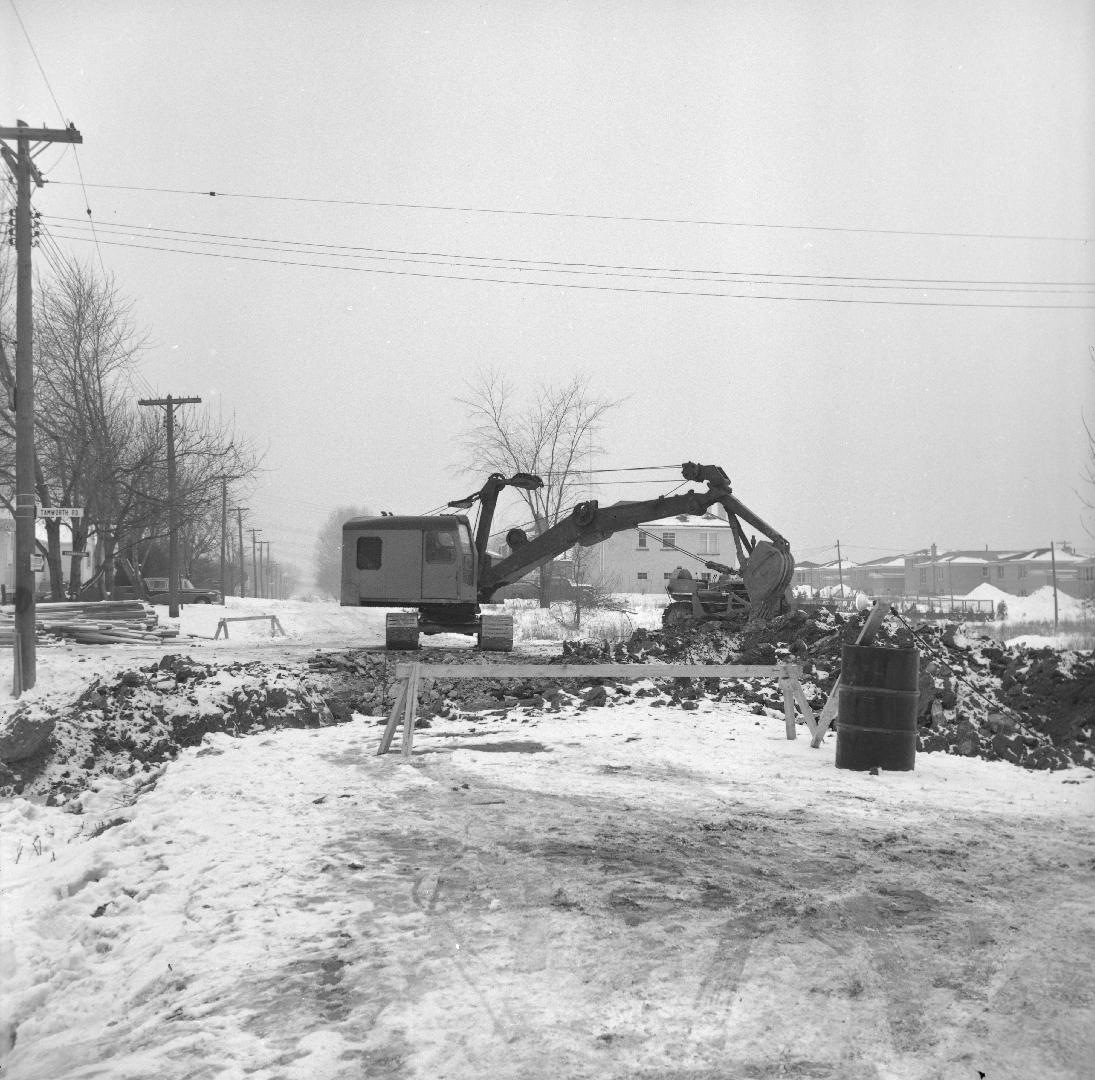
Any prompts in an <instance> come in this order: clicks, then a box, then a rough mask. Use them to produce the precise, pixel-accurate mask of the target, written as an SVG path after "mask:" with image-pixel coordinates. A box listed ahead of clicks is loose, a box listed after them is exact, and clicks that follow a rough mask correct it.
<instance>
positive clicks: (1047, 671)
mask: <svg viewBox="0 0 1095 1080" xmlns="http://www.w3.org/2000/svg"><path fill="white" fill-rule="evenodd" d="M865 621H866V613H862V614H855V615H851V614H844V613H842V612H839V611H836V610H835V609H831V608H820V609H801V608H800V609H799V610H797V611H794V612H791V613H789V614H787V615H782V616H779V617H777V618H775V619H773V620H771V621H770V622H767V623H753V624H750V625H748V626H746V627H745V628H744V629H740V630H735V629H731V628H723V627H720V626H719V625H718V624H717V623H714V624H708V625H705V626H700V627H697V628H695V629H685V630H656V631H650V630H637V631H636V632H635V633H634V634H633V635H632V636H631V638H630V640H629V641H627V642H625V643H621V644H619V645H607V644H603V645H598V644H590V643H583V642H573V643H567V644H565V645H564V647H563V654H562V655H563V658H564V659H565V660H566V661H567V662H569V663H582V662H585V663H596V662H605V661H609V660H611V661H613V662H616V663H642V662H644V661H645V662H652V663H696V664H772V663H777V662H780V661H795V662H797V663H800V664H801V665H802V669H803V689H804V690H805V691H806V696H807V699H808V700H809V702H810V705H811V707H812V708H813V709H814V710H815V711H816V710H820V708H821V707H822V706H823V705H824V704H825V701H826V700H827V698H828V696H829V694H830V693H831V692H832V690H833V687H834V686H835V684H836V680H837V678H838V677H839V674H840V664H841V648H842V646H843V645H844V644H845V643H849V644H850V643H854V641H855V640H856V638H857V637H858V636H859V632H860V630H861V628H862V625H863V623H864V622H865ZM874 643H875V644H878V645H887V644H889V645H893V646H895V647H916V648H917V649H919V650H920V672H921V676H920V699H919V702H918V707H917V718H918V728H919V731H918V740H917V748H918V750H920V751H923V752H933V751H944V752H947V753H952V754H963V755H967V756H971V757H983V758H986V759H989V760H995V759H1002V760H1004V761H1010V762H1013V763H1014V764H1017V765H1022V766H1024V767H1026V768H1034V769H1060V768H1067V767H1068V766H1070V765H1074V764H1077V765H1079V764H1092V763H1095V654H1091V653H1075V652H1064V653H1061V652H1057V651H1055V650H1053V649H1029V648H1023V647H1015V646H1013V647H1010V648H1005V647H1004V646H1002V645H1000V644H999V642H997V641H995V640H993V639H992V638H989V637H985V636H981V635H977V634H970V633H968V632H966V631H964V630H962V629H961V628H960V627H959V626H957V625H952V624H948V625H944V626H936V625H929V624H923V625H917V626H913V625H910V624H908V623H906V622H905V621H904V620H902V619H900V618H898V617H896V616H890V617H888V618H887V619H886V620H885V622H884V623H883V625H882V628H881V630H880V631H879V634H878V637H877V638H876V639H875V642H874ZM686 681H687V680H677V681H676V682H677V684H680V683H683V682H686ZM693 682H694V680H693ZM707 682H708V685H709V684H711V683H714V680H708V681H707ZM714 685H715V686H716V687H718V689H717V690H708V692H709V693H711V694H713V695H714V696H718V697H720V698H723V699H725V698H726V697H727V696H728V695H729V696H735V697H738V698H740V699H742V700H744V701H746V702H747V703H750V704H753V705H754V706H757V705H764V706H766V707H772V706H773V705H775V704H778V702H777V701H776V700H775V698H776V695H775V694H774V691H773V690H772V689H771V688H770V687H769V688H765V687H764V686H763V684H762V683H761V682H760V681H753V682H749V681H747V680H742V681H741V682H738V683H731V684H726V685H723V686H719V684H718V683H714ZM727 687H729V691H728V689H727ZM667 689H668V690H669V691H670V693H671V694H672V696H674V697H676V698H678V699H681V700H686V699H687V698H686V697H685V696H684V695H682V694H681V692H680V686H679V685H677V686H676V687H675V689H676V693H675V694H673V690H674V687H671V686H668V685H667Z"/></svg>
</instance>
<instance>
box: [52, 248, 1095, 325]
mask: <svg viewBox="0 0 1095 1080" xmlns="http://www.w3.org/2000/svg"><path fill="white" fill-rule="evenodd" d="M58 235H59V236H61V237H62V238H63V239H65V240H79V241H86V240H87V237H84V236H79V235H70V234H68V233H59V234H58ZM98 242H100V243H103V244H106V245H109V246H111V247H125V248H135V249H137V250H140V251H159V252H172V253H174V254H178V255H200V256H202V257H205V258H212V259H232V260H235V261H237V262H256V263H267V264H272V265H276V266H297V267H308V268H311V269H315V270H345V271H352V272H355V273H363V274H383V275H385V276H389V277H414V278H424V279H433V280H439V281H471V282H481V283H484V284H494V285H518V286H532V287H540V288H550V289H579V290H583V291H587V292H615V293H635V294H643V295H648V296H693V297H712V298H717V299H723V300H774V301H788V302H794V301H797V302H800V303H815V304H870V305H889V306H897V307H935V308H993V309H1005V310H1007V309H1012V310H1019V309H1027V310H1046V311H1049V310H1089V309H1091V308H1093V307H1095V304H1011V303H1008V304H1003V303H967V302H965V301H950V302H947V301H942V300H871V299H865V298H862V297H854V298H853V297H835V296H780V295H773V294H765V293H728V292H718V291H711V290H703V289H659V288H642V287H637V286H625V285H593V284H588V283H582V282H570V281H566V282H560V281H531V280H527V279H525V280H515V279H513V278H498V277H486V276H472V275H464V274H435V273H427V272H425V271H420V270H419V271H416V270H394V269H391V268H386V267H375V266H346V265H332V264H330V263H317V262H302V261H299V260H294V259H264V258H260V257H258V256H255V255H237V254H230V253H228V252H217V251H194V250H190V249H187V248H173V247H163V246H159V245H153V244H131V243H125V242H124V241H120V240H102V241H98ZM455 268H456V267H455V266H454V269H455ZM494 269H505V268H500V267H499V268H494ZM548 272H550V271H548ZM767 284H771V283H770V282H769V283H767Z"/></svg>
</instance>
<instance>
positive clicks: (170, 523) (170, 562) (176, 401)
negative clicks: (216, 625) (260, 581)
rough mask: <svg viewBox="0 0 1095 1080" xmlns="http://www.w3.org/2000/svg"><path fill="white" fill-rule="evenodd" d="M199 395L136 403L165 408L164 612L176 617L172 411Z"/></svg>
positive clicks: (176, 528) (176, 536)
mask: <svg viewBox="0 0 1095 1080" xmlns="http://www.w3.org/2000/svg"><path fill="white" fill-rule="evenodd" d="M201 400H202V399H201V398H200V397H180V398H177V397H172V396H171V395H170V394H168V395H167V397H165V398H141V399H140V400H139V401H138V402H137V404H138V405H163V406H165V407H166V410H167V551H168V554H167V570H168V575H169V576H168V579H167V597H168V609H167V613H168V615H170V616H171V618H172V619H177V618H178V617H179V520H178V518H179V512H178V508H177V507H176V505H175V410H176V409H177V408H178V407H179V406H180V405H200V404H201Z"/></svg>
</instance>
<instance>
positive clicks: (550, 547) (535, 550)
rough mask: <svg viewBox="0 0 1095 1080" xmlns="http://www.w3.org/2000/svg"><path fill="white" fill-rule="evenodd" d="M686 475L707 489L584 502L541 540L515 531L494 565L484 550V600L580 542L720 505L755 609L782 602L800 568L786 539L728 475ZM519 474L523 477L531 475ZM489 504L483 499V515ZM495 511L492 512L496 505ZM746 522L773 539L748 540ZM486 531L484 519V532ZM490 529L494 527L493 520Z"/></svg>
mask: <svg viewBox="0 0 1095 1080" xmlns="http://www.w3.org/2000/svg"><path fill="white" fill-rule="evenodd" d="M681 474H682V475H683V476H684V478H685V479H686V480H692V481H696V482H702V483H706V484H707V490H706V491H686V492H682V493H681V494H679V495H662V496H659V497H658V498H655V499H641V500H637V501H630V502H618V503H614V504H612V505H611V506H604V507H602V506H601V505H600V504H599V503H598V502H597V501H596V500H590V501H588V502H582V503H579V504H578V505H577V506H575V507H574V509H573V510H572V511H571V513H570V514H569V515H568V516H567V517H565V518H563V519H562V520H561V521H559V522H558V523H557V524H555V525H553V526H552V527H551V528H550V529H547V530H545V531H544V532H543V533H541V534H540V535H539V536H535V537H526V536H525V534H524V533H522V532H521V531H520V530H511V532H510V533H509V535H508V537H507V539H508V540H509V543H510V548H511V551H510V554H509V555H508V556H506V558H504V559H502V560H501V561H500V562H497V563H494V564H493V565H492V564H491V563H490V561H489V559H485V558H484V551H483V549H482V548H480V562H479V588H478V592H479V602H480V603H488V602H489V601H490V598H491V597H492V596H493V595H494V593H495V592H496V591H497V590H498V589H499V588H501V587H502V586H503V585H507V584H509V583H511V582H514V581H517V580H518V579H519V578H522V577H524V576H525V575H526V574H527V573H529V571H531V570H535V569H536V568H537V567H539V566H542V565H544V564H545V563H547V562H550V561H551V560H552V559H554V558H556V557H557V556H559V555H561V554H563V552H565V551H569V550H570V549H571V548H572V547H574V546H575V545H576V544H580V545H582V546H583V547H591V546H592V545H594V544H599V543H601V541H603V540H607V539H608V538H609V537H610V536H613V535H615V534H616V533H618V532H621V531H623V530H625V529H632V528H635V527H636V526H637V525H641V524H642V523H643V522H644V521H653V520H655V519H657V518H663V517H671V516H674V515H677V514H694V515H697V516H699V515H702V514H704V513H705V512H706V511H707V510H709V509H710V508H711V507H712V506H714V505H716V504H718V505H720V506H722V507H723V508H724V509H725V510H726V515H727V520H728V522H729V524H730V527H731V529H732V531H733V534H734V544H735V547H736V548H737V553H738V562H739V565H740V566H741V569H742V574H743V576H744V578H745V584H746V589H747V591H748V593H749V597H750V599H751V601H752V602H753V604H754V606H755V607H758V606H761V605H763V604H766V603H769V602H771V601H772V600H773V599H776V600H778V598H779V597H780V596H782V594H783V592H784V591H785V590H786V588H787V586H788V585H789V584H790V581H791V576H792V575H793V573H794V568H795V564H794V560H793V559H792V557H791V553H790V544H789V543H788V542H787V540H786V538H785V537H783V536H781V535H780V534H779V533H778V532H776V530H775V529H773V528H772V527H771V526H770V525H769V524H768V523H767V522H765V521H764V520H763V519H762V518H760V517H759V516H758V515H757V514H755V513H753V511H752V510H750V509H749V508H748V507H747V506H746V505H745V504H744V503H742V502H741V501H740V500H739V499H737V498H736V497H735V496H734V495H733V493H732V491H731V488H730V481H729V479H728V478H727V475H726V473H725V472H724V471H723V470H722V469H721V468H719V467H718V466H717V465H699V464H696V463H695V462H686V463H685V464H684V465H683V466H682V468H681ZM519 475H520V476H521V477H522V479H524V477H525V476H527V474H519ZM499 479H501V478H499ZM491 491H492V493H493V496H494V498H495V499H496V498H497V490H495V489H494V487H493V486H492V488H491ZM486 506H487V503H486V500H484V511H485V510H486ZM491 507H492V509H493V503H492V504H491ZM743 521H744V522H746V523H747V524H749V525H751V526H752V527H753V528H755V529H757V530H758V531H760V532H762V533H764V534H765V535H766V536H767V537H768V540H767V541H760V542H758V541H756V540H751V539H750V538H749V537H747V536H746V535H745V530H744V529H743V528H742V524H741V523H742V522H743ZM483 528H484V525H483V521H482V520H481V521H480V526H479V532H480V534H481V533H482V532H483ZM487 528H488V529H489V522H488V523H487ZM762 544H763V547H762V546H761V545H762Z"/></svg>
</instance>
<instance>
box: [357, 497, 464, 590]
mask: <svg viewBox="0 0 1095 1080" xmlns="http://www.w3.org/2000/svg"><path fill="white" fill-rule="evenodd" d="M475 562H476V559H475V547H474V545H473V544H472V539H471V527H470V526H469V524H468V519H467V518H466V517H464V516H463V515H462V514H460V515H456V514H452V515H445V516H443V517H396V516H390V517H378V518H372V517H369V518H352V519H351V520H350V521H347V522H346V523H345V524H344V525H343V526H342V598H341V600H342V603H343V604H344V605H353V606H358V605H363V606H366V607H397V606H401V605H414V606H418V605H419V604H423V603H425V604H456V605H461V604H474V603H475V599H476V589H475Z"/></svg>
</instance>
